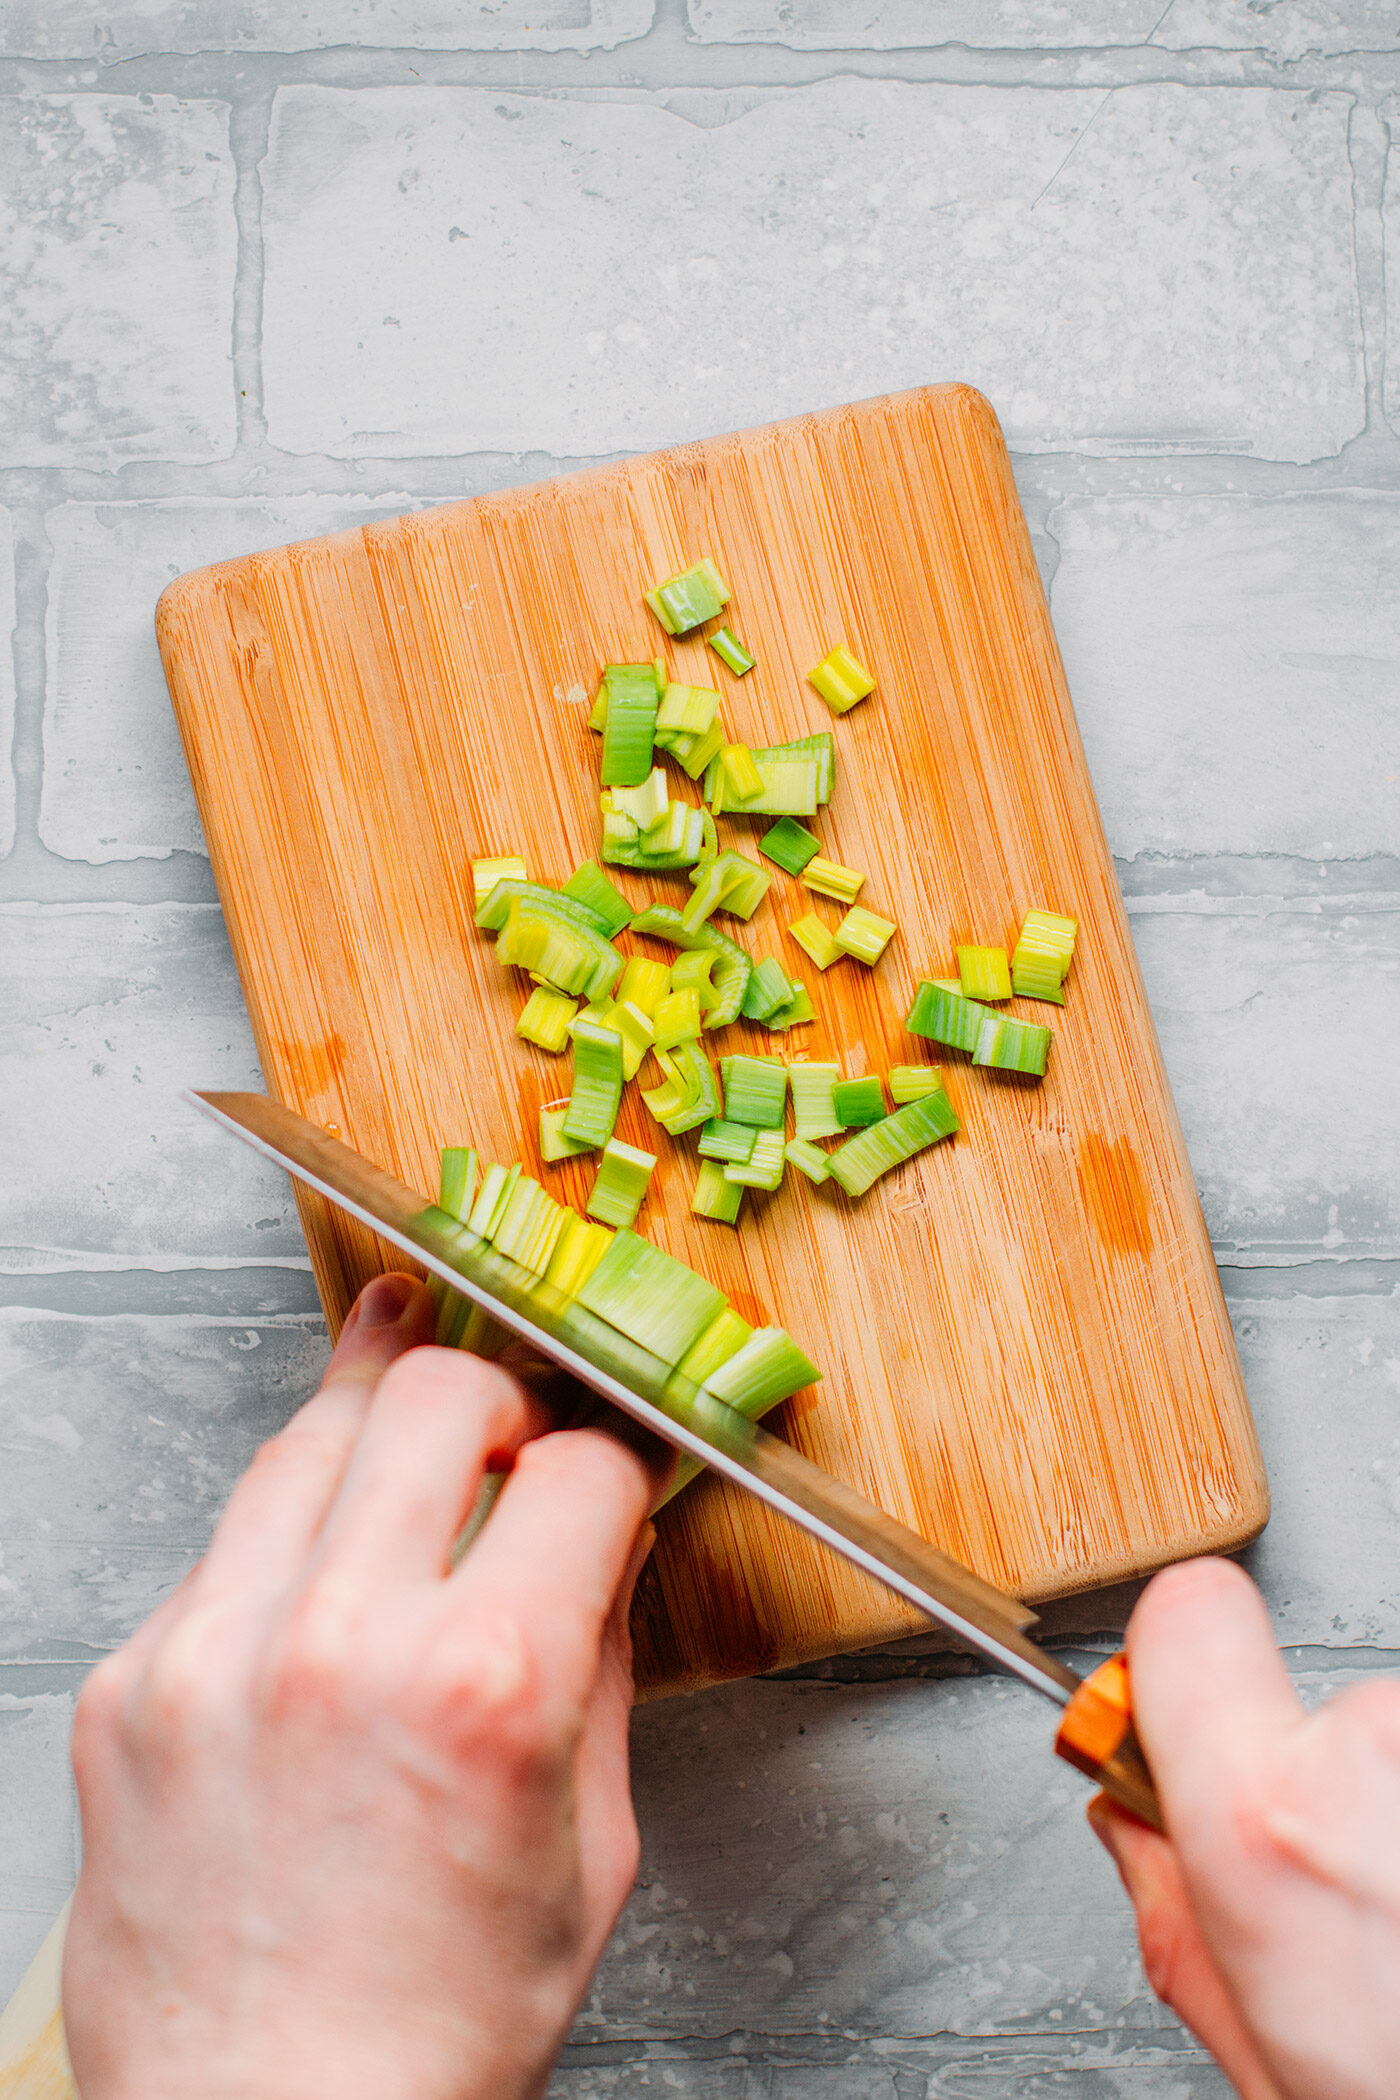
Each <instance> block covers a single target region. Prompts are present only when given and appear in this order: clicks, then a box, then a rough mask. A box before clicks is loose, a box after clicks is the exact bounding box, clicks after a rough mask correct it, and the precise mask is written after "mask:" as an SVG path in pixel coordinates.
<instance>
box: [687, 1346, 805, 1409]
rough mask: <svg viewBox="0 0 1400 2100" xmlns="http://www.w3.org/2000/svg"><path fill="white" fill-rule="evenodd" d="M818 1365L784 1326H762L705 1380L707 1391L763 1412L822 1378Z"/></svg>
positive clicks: (734, 1404) (736, 1405)
mask: <svg viewBox="0 0 1400 2100" xmlns="http://www.w3.org/2000/svg"><path fill="white" fill-rule="evenodd" d="M821 1375H822V1374H821V1372H820V1371H819V1370H818V1369H817V1367H816V1365H815V1364H814V1363H812V1362H811V1361H810V1359H809V1358H808V1357H806V1356H804V1354H803V1353H802V1351H801V1350H800V1349H799V1348H798V1346H797V1344H796V1342H795V1341H794V1340H793V1338H792V1336H791V1335H790V1334H788V1333H786V1332H785V1331H784V1330H783V1329H782V1328H781V1327H760V1328H758V1329H757V1330H756V1332H755V1333H753V1334H752V1335H750V1337H749V1339H748V1341H746V1342H745V1344H744V1346H743V1348H742V1349H739V1350H736V1352H735V1353H734V1355H733V1356H731V1357H730V1358H729V1359H728V1360H727V1361H726V1362H725V1363H722V1364H721V1365H720V1367H719V1369H718V1370H717V1371H712V1372H711V1373H710V1375H709V1377H708V1378H707V1379H706V1380H705V1391H706V1392H707V1393H713V1394H714V1396H715V1398H716V1400H723V1401H724V1403H725V1405H726V1406H727V1407H734V1408H737V1409H738V1410H739V1412H740V1413H741V1414H745V1415H749V1416H754V1415H758V1414H763V1413H764V1412H766V1410H767V1409H768V1408H770V1407H774V1406H776V1404H777V1403H778V1401H779V1400H788V1399H790V1398H791V1397H792V1395H793V1394H794V1393H799V1392H801V1390H802V1388H803V1386H806V1385H815V1384H817V1383H818V1381H819V1380H820V1378H821Z"/></svg>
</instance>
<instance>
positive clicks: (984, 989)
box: [958, 948, 1011, 999]
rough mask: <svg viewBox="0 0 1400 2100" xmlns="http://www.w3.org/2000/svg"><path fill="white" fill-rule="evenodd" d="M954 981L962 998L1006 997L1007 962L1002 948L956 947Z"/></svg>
mask: <svg viewBox="0 0 1400 2100" xmlns="http://www.w3.org/2000/svg"><path fill="white" fill-rule="evenodd" d="M958 983H959V985H960V986H961V988H962V995H963V997H964V999H1009V998H1010V997H1011V966H1010V964H1009V963H1008V962H1007V959H1006V950H1005V949H1004V948H959V950H958Z"/></svg>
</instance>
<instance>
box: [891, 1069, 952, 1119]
mask: <svg viewBox="0 0 1400 2100" xmlns="http://www.w3.org/2000/svg"><path fill="white" fill-rule="evenodd" d="M942 1084H943V1075H942V1073H941V1072H940V1070H939V1068H938V1066H937V1065H891V1067H890V1099H891V1101H893V1102H894V1104H895V1106H896V1107H897V1108H903V1107H904V1106H905V1105H906V1104H907V1103H908V1102H910V1101H922V1100H923V1098H924V1095H925V1094H935V1093H937V1091H938V1089H939V1087H941V1086H942Z"/></svg>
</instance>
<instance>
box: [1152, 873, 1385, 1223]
mask: <svg viewBox="0 0 1400 2100" xmlns="http://www.w3.org/2000/svg"><path fill="white" fill-rule="evenodd" d="M1132 926H1133V939H1134V942H1135V944H1136V946H1137V952H1138V959H1139V961H1140V963H1141V965H1142V972H1143V977H1144V979H1145V981H1146V985H1147V992H1148V997H1149V999H1150V1001H1151V1004H1152V1014H1153V1019H1154V1020H1155V1022H1156V1025H1157V1034H1158V1038H1159V1040H1160V1042H1161V1045H1162V1054H1163V1056H1164V1058H1165V1060H1166V1066H1167V1072H1168V1076H1169V1078H1170V1080H1171V1086H1172V1092H1173V1094H1174V1095H1175V1097H1176V1105H1177V1109H1178V1112H1179V1113H1180V1116H1181V1122H1182V1127H1183V1129H1184V1130H1185V1133H1186V1144H1187V1149H1188V1151H1189V1152H1190V1155H1191V1163H1192V1166H1193V1168H1194V1170H1195V1175H1196V1183H1197V1186H1198V1188H1199V1189H1200V1192H1201V1200H1202V1203H1203V1205H1204V1207H1205V1214H1206V1223H1207V1225H1208V1226H1209V1227H1210V1232H1211V1237H1212V1239H1213V1240H1214V1242H1215V1245H1216V1248H1217V1252H1218V1253H1219V1254H1220V1255H1221V1256H1222V1257H1223V1258H1225V1259H1230V1258H1231V1257H1232V1256H1235V1257H1238V1256H1241V1255H1242V1256H1243V1257H1244V1258H1245V1259H1246V1260H1248V1259H1255V1260H1260V1259H1267V1260H1284V1261H1287V1260H1291V1259H1297V1258H1299V1257H1300V1256H1301V1257H1305V1258H1306V1257H1307V1256H1308V1255H1309V1254H1311V1253H1314V1252H1316V1253H1325V1254H1330V1255H1338V1256H1343V1257H1346V1258H1348V1259H1355V1258H1358V1257H1361V1258H1365V1257H1379V1258H1383V1259H1389V1260H1393V1259H1395V1258H1396V1255H1397V1253H1400V1179H1397V1175H1396V1154H1395V1144H1394V1136H1393V1133H1394V1128H1395V1122H1394V1113H1393V1099H1394V1088H1395V1069H1394V1057H1393V1052H1392V1045H1393V1043H1394V1041H1395V1039H1396V1031H1397V1029H1400V945H1397V943H1398V942H1400V917H1397V915H1396V913H1395V912H1394V911H1393V910H1390V911H1386V910H1381V911H1375V912H1368V913H1365V914H1361V915H1357V916H1355V917H1343V918H1340V919H1338V918H1332V917H1324V916H1322V914H1321V913H1320V911H1318V910H1317V909H1316V908H1307V907H1303V908H1297V907H1295V908H1288V907H1284V906H1281V907H1280V908H1279V909H1278V910H1276V911H1265V912H1263V913H1261V914H1259V915H1257V916H1255V915H1246V914H1243V913H1240V912H1238V911H1231V910H1226V911H1224V912H1221V913H1204V914H1193V913H1189V912H1182V913H1178V912H1162V913H1153V912H1145V913H1142V914H1136V915H1135V916H1134V918H1133V922H1132ZM1304 1104H1306V1106H1305V1105H1304Z"/></svg>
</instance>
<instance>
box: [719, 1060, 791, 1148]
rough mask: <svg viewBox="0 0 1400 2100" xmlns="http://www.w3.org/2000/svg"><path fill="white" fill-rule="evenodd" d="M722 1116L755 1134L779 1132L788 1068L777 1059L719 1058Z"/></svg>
mask: <svg viewBox="0 0 1400 2100" xmlns="http://www.w3.org/2000/svg"><path fill="white" fill-rule="evenodd" d="M719 1069H720V1076H721V1078H722V1079H723V1081H724V1115H725V1121H726V1122H729V1123H751V1124H752V1125H753V1126H754V1128H755V1129H756V1130H781V1129H782V1127H783V1111H784V1108H785V1106H786V1103H787V1079H788V1068H787V1066H786V1065H785V1064H784V1063H783V1061H782V1059H781V1058H779V1057H745V1056H735V1057H722V1058H721V1059H720V1064H719Z"/></svg>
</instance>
